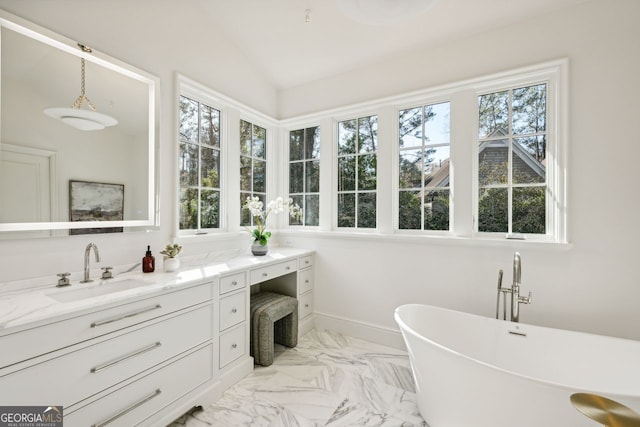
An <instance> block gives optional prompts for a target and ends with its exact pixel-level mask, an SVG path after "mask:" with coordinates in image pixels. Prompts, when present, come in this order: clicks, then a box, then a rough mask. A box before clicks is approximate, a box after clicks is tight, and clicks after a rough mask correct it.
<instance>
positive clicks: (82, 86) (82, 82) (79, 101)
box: [72, 58, 96, 111]
mask: <svg viewBox="0 0 640 427" xmlns="http://www.w3.org/2000/svg"><path fill="white" fill-rule="evenodd" d="M84 68H85V66H84V58H80V96H79V97H78V98H76V100H75V101H74V102H73V105H72V107H73V108H75V109H76V110H79V109H81V108H82V105H83V103H84V102H85V101H87V104H88V106H89V108H91V110H92V111H96V107H95V106H94V105H93V103H92V102H91V101H90V100H89V98H87V97H86V96H85V94H84V93H85V91H84V89H85V80H84Z"/></svg>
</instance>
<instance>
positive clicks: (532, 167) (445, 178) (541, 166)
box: [425, 128, 546, 189]
mask: <svg viewBox="0 0 640 427" xmlns="http://www.w3.org/2000/svg"><path fill="white" fill-rule="evenodd" d="M505 135H506V132H504V130H502V129H500V128H499V129H496V130H495V131H493V132H492V133H491V134H490V135H489V138H496V137H501V136H505ZM507 144H508V142H507V139H506V138H505V139H491V140H488V141H484V142H483V143H481V144H480V146H479V147H478V155H480V154H482V153H483V152H486V151H487V150H491V151H493V154H494V156H493V159H492V160H490V161H491V162H492V163H494V164H496V165H497V164H504V163H506V162H507V158H506V156H508V150H506V148H508V145H507ZM513 155H514V156H513V161H514V168H515V169H516V170H519V171H520V172H522V173H524V174H526V175H533V174H535V175H537V176H540V177H542V178H545V176H546V167H545V161H544V160H543V161H542V162H539V161H538V160H537V159H536V158H535V157H534V156H532V155H531V153H529V152H528V151H527V150H525V149H524V148H523V147H522V146H521V145H520V144H513ZM449 166H450V164H449V159H446V160H443V161H442V162H441V164H440V165H439V166H436V165H433V164H432V165H430V167H432V168H433V169H434V172H433V173H432V174H431V175H430V176H429V177H427V178H426V179H425V186H426V187H428V188H430V189H434V188H443V187H448V186H449V182H450V177H449V176H450V173H449Z"/></svg>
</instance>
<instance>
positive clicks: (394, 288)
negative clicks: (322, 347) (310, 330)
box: [280, 0, 640, 339]
mask: <svg viewBox="0 0 640 427" xmlns="http://www.w3.org/2000/svg"><path fill="white" fill-rule="evenodd" d="M639 18H640V2H637V1H635V0H616V1H613V2H606V1H594V2H588V3H586V4H584V5H581V6H578V7H575V8H571V9H568V10H565V11H562V12H560V13H556V14H554V15H551V16H546V17H543V18H539V19H536V20H533V21H527V22H522V23H520V24H518V25H511V26H508V27H505V28H501V29H497V30H495V31H492V32H490V33H487V34H484V35H481V36H476V37H473V38H470V39H465V40H459V41H456V42H454V43H451V44H448V45H444V46H440V47H437V48H432V49H425V50H422V51H417V52H414V53H413V54H411V55H408V56H401V57H398V58H394V59H393V60H389V61H385V62H381V63H378V64H372V66H370V67H368V68H367V69H365V70H354V71H353V72H351V73H347V74H344V75H341V76H337V77H334V78H332V79H328V80H325V81H320V82H317V83H315V84H312V85H308V86H306V87H301V88H295V89H290V90H288V91H285V92H283V93H282V94H281V97H280V114H281V116H283V117H290V116H297V115H301V114H305V113H309V112H311V111H312V110H317V109H320V108H323V109H328V108H333V107H337V106H341V105H344V104H349V103H355V102H361V101H365V100H369V99H375V98H379V97H383V96H388V95H393V94H397V93H401V92H405V91H413V90H417V89H422V88H427V87H431V86H436V85H439V84H443V83H447V82H454V81H457V80H462V79H465V78H469V77H475V76H480V75H483V74H489V73H494V72H498V71H502V70H508V69H511V68H517V67H520V66H524V65H529V64H534V63H538V62H544V61H548V60H551V59H556V58H563V57H567V58H569V62H570V102H569V108H570V127H569V129H570V132H569V133H570V141H569V149H568V151H569V175H568V179H569V193H568V194H569V217H568V224H569V237H570V240H571V242H572V243H573V245H572V248H571V249H569V250H544V249H531V248H530V247H527V246H526V245H522V244H518V243H513V244H510V245H509V246H503V247H486V246H474V245H461V244H458V243H454V242H450V243H434V242H433V241H424V242H415V243H406V242H393V241H391V242H389V241H384V240H381V239H351V238H335V237H334V238H325V237H321V238H314V237H312V236H308V235H302V236H288V238H289V237H290V238H292V239H293V240H294V244H296V245H300V246H304V247H309V248H312V249H316V250H317V251H318V254H317V260H318V263H317V270H316V282H317V286H316V293H315V297H316V306H315V309H316V311H317V312H319V313H320V314H326V315H328V316H335V317H338V318H346V319H352V320H356V321H359V322H364V323H368V324H372V325H378V326H382V327H388V328H395V322H394V321H393V310H394V308H395V307H397V306H398V305H400V304H403V303H409V302H420V303H426V304H435V305H439V306H445V307H450V308H454V309H460V310H464V311H468V312H473V313H478V314H484V315H488V316H493V315H494V314H495V311H494V310H495V287H496V282H497V274H498V269H500V268H502V269H504V271H505V281H506V282H507V283H510V281H511V277H512V275H511V260H512V257H513V252H514V251H515V250H518V251H520V252H521V254H522V258H523V269H522V271H523V273H522V281H523V291H524V292H527V291H529V290H531V291H533V298H534V299H533V304H532V305H530V306H523V307H522V312H521V320H522V321H523V322H530V323H535V324H540V325H547V326H554V327H563V328H569V329H577V330H583V331H590V332H595V333H604V334H609V335H615V336H622V337H631V338H635V339H640V327H639V326H638V325H640V309H639V308H638V304H639V303H640V276H639V275H638V267H637V266H638V256H639V255H640V250H639V249H638V247H639V246H638V242H640V220H639V219H640V217H639V215H638V211H639V209H640V168H639V167H638V164H637V162H638V159H639V158H640V137H639V132H638V126H637V123H638V117H640V102H639V101H640V86H639V85H638V81H637V78H638V76H640V48H639V47H638V41H639V40H640V29H639V27H638V25H637V23H638V19H639ZM309 99H313V100H314V102H313V104H311V103H309V102H308V100H309ZM379 143H380V144H383V143H384V142H383V141H379ZM470 143H471V142H470Z"/></svg>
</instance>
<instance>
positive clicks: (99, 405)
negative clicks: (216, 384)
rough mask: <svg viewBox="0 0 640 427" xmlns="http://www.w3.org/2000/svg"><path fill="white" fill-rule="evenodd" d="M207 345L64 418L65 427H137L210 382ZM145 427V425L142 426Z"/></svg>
mask: <svg viewBox="0 0 640 427" xmlns="http://www.w3.org/2000/svg"><path fill="white" fill-rule="evenodd" d="M212 357H213V346H212V345H211V344H210V345H208V346H206V347H204V348H202V349H200V350H197V351H195V352H193V353H191V354H189V355H187V356H185V357H183V358H181V359H179V360H177V361H175V362H173V363H171V364H169V365H167V366H165V367H163V368H162V369H159V370H157V371H155V372H152V373H151V374H149V375H147V376H145V377H143V378H141V379H140V380H138V381H135V382H133V383H131V384H129V385H127V386H125V387H122V388H121V389H119V390H116V391H115V392H113V393H111V394H108V395H107V396H105V397H103V398H101V399H99V400H96V401H95V402H92V403H90V404H89V405H86V406H84V407H81V408H79V409H77V410H73V411H72V412H71V413H69V414H67V413H65V415H64V425H65V426H69V427H73V426H107V425H108V426H109V427H112V426H123V427H130V426H133V425H138V424H139V423H142V422H143V421H144V420H146V419H148V418H149V417H151V416H153V415H154V414H156V413H157V412H158V411H160V410H162V409H164V408H166V407H167V406H169V405H170V404H171V403H172V402H174V401H175V400H176V399H179V398H180V397H181V396H183V395H185V394H186V393H188V392H189V391H191V390H193V389H195V388H196V387H198V386H199V385H201V384H204V383H206V382H208V381H210V380H211V379H212V378H213V367H212V366H211V360H212ZM145 424H146V423H145Z"/></svg>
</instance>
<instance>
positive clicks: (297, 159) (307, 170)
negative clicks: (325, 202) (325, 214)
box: [289, 126, 320, 226]
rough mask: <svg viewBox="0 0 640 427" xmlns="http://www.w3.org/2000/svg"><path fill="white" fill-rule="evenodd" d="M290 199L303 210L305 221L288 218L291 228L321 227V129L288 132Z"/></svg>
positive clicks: (313, 128)
mask: <svg viewBox="0 0 640 427" xmlns="http://www.w3.org/2000/svg"><path fill="white" fill-rule="evenodd" d="M289 197H291V198H292V199H293V202H294V203H296V204H297V205H298V206H300V207H301V208H302V214H303V216H302V218H291V217H289V224H290V225H312V226H314V225H315V226H317V225H318V224H319V217H320V128H319V127H317V126H316V127H310V128H307V129H299V130H294V131H291V132H289Z"/></svg>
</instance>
